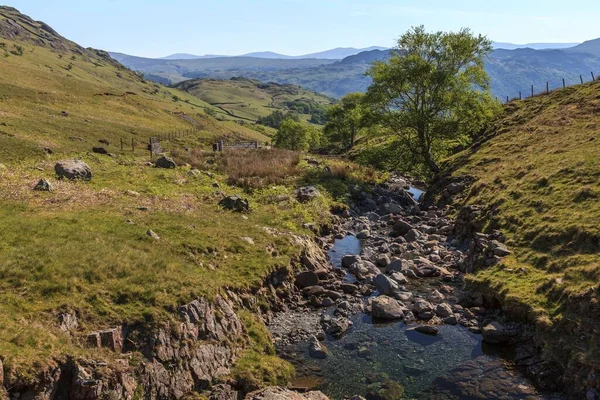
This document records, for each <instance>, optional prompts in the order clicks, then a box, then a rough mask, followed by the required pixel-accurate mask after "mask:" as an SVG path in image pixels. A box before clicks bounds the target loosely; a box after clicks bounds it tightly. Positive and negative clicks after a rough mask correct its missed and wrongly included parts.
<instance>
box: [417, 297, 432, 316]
mask: <svg viewBox="0 0 600 400" xmlns="http://www.w3.org/2000/svg"><path fill="white" fill-rule="evenodd" d="M431 311H433V306H432V305H431V303H430V302H428V301H425V300H423V299H418V300H417V301H415V304H414V305H413V312H414V313H415V314H421V313H424V312H431Z"/></svg>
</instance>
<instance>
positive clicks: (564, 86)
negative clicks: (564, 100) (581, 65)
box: [563, 78, 567, 88]
mask: <svg viewBox="0 0 600 400" xmlns="http://www.w3.org/2000/svg"><path fill="white" fill-rule="evenodd" d="M566 87H567V85H565V78H563V88H566Z"/></svg>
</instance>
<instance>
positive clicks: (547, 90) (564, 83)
mask: <svg viewBox="0 0 600 400" xmlns="http://www.w3.org/2000/svg"><path fill="white" fill-rule="evenodd" d="M590 75H591V76H592V80H591V81H586V80H585V79H584V77H583V75H579V81H580V83H575V84H573V85H567V81H566V80H565V78H562V87H560V86H558V87H555V88H550V81H546V87H545V88H544V87H542V90H541V91H538V92H537V93H536V91H535V85H531V91H528V92H529V93H528V94H530V96H527V95H525V96H523V92H522V91H519V95H518V96H515V97H512V98H511V97H510V96H506V99H505V98H504V97H502V98H499V97H498V96H496V100H498V101H500V102H501V103H504V104H506V103H510V102H512V101H516V100H524V99H530V98H532V97H538V96H545V95H548V94H550V93H552V92H554V91H555V90H559V89H564V88H566V87H567V86H569V87H570V86H578V85H582V84H584V83H589V82H595V81H600V74H599V75H598V76H596V75H595V74H594V72H593V71H592V72H590ZM505 100H506V101H505Z"/></svg>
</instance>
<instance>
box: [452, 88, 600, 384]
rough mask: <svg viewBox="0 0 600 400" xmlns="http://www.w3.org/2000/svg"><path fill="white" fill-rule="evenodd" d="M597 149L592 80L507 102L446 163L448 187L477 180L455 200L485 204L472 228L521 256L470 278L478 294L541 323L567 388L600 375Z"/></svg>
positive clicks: (599, 110) (599, 113) (599, 117)
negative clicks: (496, 236)
mask: <svg viewBox="0 0 600 400" xmlns="http://www.w3.org/2000/svg"><path fill="white" fill-rule="evenodd" d="M598 141H600V82H594V83H589V84H585V85H580V86H576V87H571V88H567V89H562V90H558V91H556V92H554V93H552V94H551V95H548V96H540V97H535V98H533V99H529V100H526V101H516V102H512V103H510V104H509V105H507V106H506V111H505V113H504V115H503V116H502V117H501V118H500V119H499V120H498V121H497V122H496V123H495V125H494V127H493V129H491V130H490V132H489V135H488V137H487V138H486V139H484V140H482V142H480V143H478V144H477V145H475V146H473V147H472V148H471V149H469V150H466V151H465V152H463V153H460V154H458V155H457V156H455V157H454V158H453V159H451V160H449V161H448V165H447V168H448V171H449V172H450V180H451V181H456V182H470V184H468V185H467V188H466V189H465V190H464V192H463V193H462V195H459V197H458V198H456V199H455V201H457V202H462V203H463V204H464V205H478V206H481V207H482V208H481V211H480V213H479V217H478V218H476V222H475V224H476V225H478V227H479V228H480V229H483V230H484V231H487V232H491V231H492V230H494V229H500V230H501V231H502V233H504V234H505V235H506V236H507V237H508V242H507V243H508V244H509V247H510V248H511V249H512V250H513V251H514V254H513V255H512V256H510V257H509V258H507V259H506V261H505V262H503V263H502V264H500V265H498V266H495V267H492V268H488V269H483V270H481V271H479V272H478V273H476V274H475V275H473V276H470V277H469V278H468V279H469V281H470V283H471V285H472V287H476V288H480V289H481V292H482V293H484V295H485V296H487V297H488V298H494V297H495V298H496V301H499V302H500V304H502V307H503V308H504V309H505V310H506V311H508V312H509V313H510V314H511V315H512V316H513V317H515V318H522V319H527V320H529V321H531V322H534V323H535V325H536V327H537V328H538V332H537V335H538V339H539V343H540V344H541V345H542V347H543V348H544V356H545V357H546V359H548V360H549V361H551V362H552V363H554V365H557V366H560V368H562V369H563V371H564V372H565V375H564V376H565V379H566V383H567V384H570V383H572V382H576V381H577V380H578V379H579V380H580V382H582V381H585V379H586V378H585V376H587V374H588V373H591V371H594V372H595V373H596V374H597V372H598V371H599V370H600V363H599V362H598V359H599V358H598V357H599V354H600V353H599V351H600V348H599V347H598V346H597V343H598V339H599V338H600V336H599V332H598V330H597V326H598V321H599V320H600V307H598V298H599V294H600V291H599V290H600V289H599V286H598V282H599V281H600V202H598V198H599V197H600V190H599V187H600V146H599V145H598ZM494 293H495V294H496V295H494ZM492 303H494V301H492ZM579 389H580V388H579V387H578V386H577V385H575V386H573V387H569V390H572V391H573V393H577V390H579Z"/></svg>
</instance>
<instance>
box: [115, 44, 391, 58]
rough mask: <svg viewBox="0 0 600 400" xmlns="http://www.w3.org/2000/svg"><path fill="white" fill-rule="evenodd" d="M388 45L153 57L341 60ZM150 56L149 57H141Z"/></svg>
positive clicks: (381, 48) (180, 54)
mask: <svg viewBox="0 0 600 400" xmlns="http://www.w3.org/2000/svg"><path fill="white" fill-rule="evenodd" d="M385 49H387V48H386V47H381V46H369V47H365V48H355V47H336V48H334V49H329V50H324V51H319V52H315V53H308V54H302V55H298V56H290V55H287V54H281V53H277V52H273V51H257V52H251V53H245V54H240V55H233V56H228V55H216V54H204V55H195V54H190V53H175V54H171V55H168V56H165V57H158V58H153V59H155V60H197V59H203V58H227V57H231V58H233V57H253V58H267V59H287V60H301V59H307V58H317V59H325V60H341V59H343V58H345V57H348V56H351V55H355V54H359V53H361V52H363V51H371V50H385ZM111 53H115V54H123V55H127V56H131V57H137V56H134V55H130V54H125V53H120V52H111ZM141 58H148V57H141Z"/></svg>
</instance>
